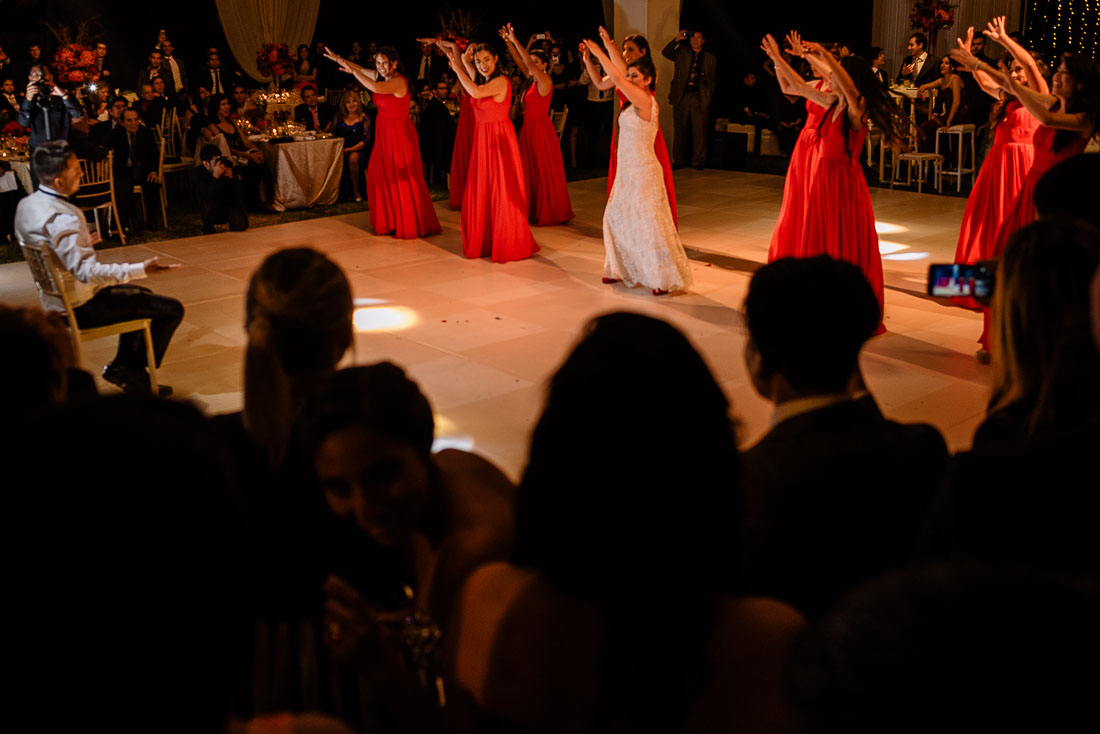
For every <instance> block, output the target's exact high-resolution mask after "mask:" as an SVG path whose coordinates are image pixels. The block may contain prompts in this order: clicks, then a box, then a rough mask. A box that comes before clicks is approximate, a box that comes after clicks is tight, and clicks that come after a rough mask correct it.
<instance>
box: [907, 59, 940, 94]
mask: <svg viewBox="0 0 1100 734" xmlns="http://www.w3.org/2000/svg"><path fill="white" fill-rule="evenodd" d="M912 60H913V57H912V56H906V57H905V59H904V60H902V62H901V68H902V69H904V68H905V65H906V64H908V63H909V62H910V61H912ZM939 78H940V61H939V59H936V58H933V56H932V54H928V57H927V58H925V60H924V66H922V67H921V68H920V74H917V75H916V78H915V79H914V78H913V76H912V75H910V76H908V77H906V76H902V73H901V69H898V77H897V82H898V84H901V82H902V80H903V79H909V80H911V81H912V82H913V86H916V87H919V86H920V85H921V84H927V83H928V82H931V81H935V80H936V79H939Z"/></svg>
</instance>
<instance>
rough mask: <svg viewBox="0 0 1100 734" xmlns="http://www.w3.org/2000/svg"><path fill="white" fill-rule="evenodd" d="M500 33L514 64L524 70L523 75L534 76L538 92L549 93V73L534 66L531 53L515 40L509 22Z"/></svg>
mask: <svg viewBox="0 0 1100 734" xmlns="http://www.w3.org/2000/svg"><path fill="white" fill-rule="evenodd" d="M501 35H502V36H504V40H505V42H506V45H507V46H508V51H509V52H511V53H512V58H515V59H516V65H517V66H519V67H520V68H521V69H523V70H524V71H523V73H524V74H525V75H527V76H533V77H535V83H536V84H538V86H539V94H541V95H542V96H543V97H545V96H546V95H547V94H549V93H550V89H551V88H552V87H553V86H554V83H553V82H552V81H551V80H550V75H549V74H547V73H546V69H540V68H538V67H537V66H535V62H534V61H532V60H531V54H529V53H527V49H525V48H524V47H523V46H521V45H520V44H519V41H518V40H516V32H515V30H514V29H513V28H512V24H511V23H509V24H508V25H506V26H504V28H502V29H501ZM517 57H518V58H517Z"/></svg>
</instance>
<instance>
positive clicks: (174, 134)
mask: <svg viewBox="0 0 1100 734" xmlns="http://www.w3.org/2000/svg"><path fill="white" fill-rule="evenodd" d="M162 130H163V132H162V133H161V140H162V141H163V142H164V156H163V159H164V160H163V162H162V163H161V167H160V173H161V190H162V191H164V201H165V203H167V201H168V189H167V186H165V184H164V177H165V176H167V175H168V174H170V173H181V172H182V173H184V174H186V175H188V176H189V175H190V173H189V172H190V171H191V169H192V168H194V167H195V157H194V156H193V155H187V154H186V153H187V151H186V150H185V145H184V137H183V126H182V125H181V124H180V117H179V113H178V112H176V110H174V109H173V110H172V111H171V114H170V115H168V116H167V119H166V120H165V125H164V126H163V127H162Z"/></svg>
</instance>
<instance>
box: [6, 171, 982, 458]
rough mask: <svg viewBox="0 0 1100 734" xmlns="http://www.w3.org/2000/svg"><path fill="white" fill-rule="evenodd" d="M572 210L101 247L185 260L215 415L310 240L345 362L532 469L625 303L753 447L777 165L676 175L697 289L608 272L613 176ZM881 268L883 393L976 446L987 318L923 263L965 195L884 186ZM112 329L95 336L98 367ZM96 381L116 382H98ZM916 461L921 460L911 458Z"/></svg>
mask: <svg viewBox="0 0 1100 734" xmlns="http://www.w3.org/2000/svg"><path fill="white" fill-rule="evenodd" d="M569 190H570V194H571V196H572V200H573V208H574V210H575V212H576V214H577V217H576V219H575V220H574V221H573V222H572V223H570V224H569V225H566V226H561V227H548V228H536V229H535V237H536V239H537V240H538V242H539V244H540V245H541V247H542V251H541V252H540V253H539V254H538V255H537V256H536V257H534V258H532V259H530V260H526V261H523V262H515V263H507V264H504V265H496V264H493V263H491V262H489V261H488V260H487V259H485V260H467V259H466V258H464V257H462V255H461V236H460V233H459V213H458V212H452V211H450V210H448V208H447V207H446V204H445V202H439V203H437V205H436V208H437V211H438V212H439V216H440V220H441V221H442V223H443V228H444V231H443V234H441V235H436V236H434V237H430V238H427V239H424V240H413V241H398V240H394V239H391V238H389V237H375V236H374V235H372V234H371V233H370V228H369V223H368V214H367V213H366V212H361V213H356V214H351V215H344V216H338V217H331V218H328V219H314V220H308V221H301V222H292V223H287V224H282V225H278V226H273V227H267V228H263V229H258V230H253V231H249V232H242V233H219V234H215V235H207V236H202V237H193V238H189V239H180V240H173V241H168V242H158V243H155V244H152V245H148V246H143V245H138V246H133V247H124V248H117V249H113V250H107V251H104V252H103V253H102V255H101V258H102V259H103V260H105V261H118V260H141V259H144V258H147V257H149V256H151V255H154V254H155V255H159V256H160V257H161V258H162V259H163V260H165V261H170V262H180V263H182V264H183V267H182V268H180V269H179V270H176V271H172V272H171V273H168V274H165V275H159V276H156V277H154V278H152V279H149V280H148V281H145V284H147V285H149V286H152V287H153V288H155V289H156V290H157V291H158V292H161V293H165V294H168V295H172V296H175V297H176V298H179V299H180V300H181V301H183V303H184V305H185V306H186V309H187V314H186V317H185V319H184V322H183V324H182V326H181V327H180V329H179V331H178V332H177V333H176V337H175V339H174V340H173V342H172V345H171V347H170V348H169V350H168V354H167V357H166V359H165V362H164V365H163V367H162V369H161V380H162V382H164V383H167V384H171V385H173V386H174V387H175V389H176V395H177V396H178V397H179V398H182V399H186V400H191V401H194V402H195V403H196V404H198V405H199V406H200V407H201V408H202V409H203V410H205V411H207V412H209V413H219V412H226V411H233V410H237V409H238V408H239V407H240V405H241V364H242V363H241V360H242V355H243V345H244V330H243V326H242V320H243V318H242V311H243V301H244V291H245V287H246V285H247V282H248V277H249V275H250V273H251V272H252V271H253V270H254V269H255V268H256V267H257V265H259V263H260V261H261V260H262V259H263V257H264V256H265V255H267V254H268V253H270V252H273V251H274V250H277V249H280V248H284V247H293V246H303V245H308V246H310V247H315V248H317V249H319V250H322V251H323V252H325V253H327V254H328V255H329V256H331V257H332V258H334V259H335V260H336V262H338V263H339V264H340V265H341V266H343V268H344V269H345V271H346V272H347V274H348V277H349V279H350V281H351V284H352V288H353V290H354V294H355V297H356V299H358V304H359V310H358V311H357V313H356V324H357V328H358V334H357V336H356V340H355V350H354V354H353V355H349V357H348V359H347V363H349V364H350V363H358V364H367V363H371V362H375V361H378V360H391V361H393V362H396V363H397V364H400V365H402V366H404V367H405V368H406V369H407V370H408V371H409V372H410V373H411V374H412V376H413V377H414V378H415V379H416V380H417V381H419V383H420V386H421V388H422V389H423V390H424V392H425V393H426V394H427V395H428V397H429V398H430V400H431V402H432V405H433V406H434V408H435V411H436V415H437V434H438V435H439V436H440V437H441V438H445V439H449V440H451V441H453V442H454V443H456V444H458V445H466V446H469V445H472V446H473V448H474V450H476V451H479V452H481V453H483V454H485V455H486V456H488V457H489V458H491V459H493V460H494V461H496V462H497V463H499V464H500V465H501V466H502V467H503V468H504V469H505V470H506V471H508V472H509V473H511V474H512V475H513V476H515V475H518V473H519V471H520V470H521V468H522V466H523V464H524V460H525V455H526V446H527V440H528V437H529V435H530V430H531V428H532V426H533V424H534V421H535V419H536V418H537V416H538V413H539V410H540V408H541V405H542V401H543V397H544V392H545V388H546V382H547V378H548V377H549V376H550V375H551V374H552V373H553V371H554V370H555V368H556V367H557V366H558V364H559V363H560V362H561V360H562V359H563V357H564V356H565V355H566V354H567V353H568V351H569V349H570V347H571V345H572V344H573V343H574V342H575V341H576V340H577V338H578V334H579V332H580V330H581V328H582V327H583V326H584V324H585V322H586V321H587V320H588V319H589V318H591V317H593V316H596V315H598V314H601V313H605V312H608V311H613V310H629V311H638V312H642V313H646V314H650V315H653V316H656V317H659V318H662V319H667V320H668V321H671V322H672V323H674V324H676V325H677V326H678V327H679V328H680V329H682V330H683V331H684V332H685V333H687V334H688V336H689V337H690V339H691V340H692V341H693V342H694V344H695V345H696V347H697V348H698V349H699V350H700V351H701V352H702V353H703V355H704V356H705V357H706V359H707V361H708V363H709V364H710V366H711V369H712V370H713V371H714V373H715V375H716V376H717V378H718V381H719V382H720V383H721V385H722V387H723V389H724V390H725V391H726V394H727V395H728V396H729V399H730V401H731V403H732V405H733V415H734V416H735V417H736V419H737V420H738V422H739V423H740V429H739V435H740V437H741V440H742V442H743V444H744V445H750V444H751V443H752V442H754V441H755V440H756V439H758V438H759V437H760V436H761V435H762V434H763V433H764V432H765V431H766V430H767V428H768V424H769V419H770V415H771V406H770V405H769V404H768V403H767V402H766V401H764V400H762V399H761V398H760V397H758V396H757V395H756V394H755V392H754V391H753V389H752V385H751V384H750V383H749V381H748V379H747V376H746V372H745V367H744V363H743V359H742V349H743V346H744V341H745V328H744V325H743V323H742V319H741V315H740V306H741V302H742V300H743V298H744V295H745V291H746V288H747V286H748V282H749V278H750V277H751V275H752V273H753V271H754V270H755V269H756V268H757V267H759V266H760V265H761V264H762V263H763V262H765V261H766V259H767V252H768V242H769V239H770V236H771V231H772V227H773V225H774V224H775V218H776V216H777V214H778V212H779V203H780V199H781V196H782V191H783V179H782V178H781V177H779V176H769V175H758V174H749V173H739V172H729V171H717V170H706V171H693V170H685V171H679V172H677V174H676V191H677V199H678V201H679V213H680V225H681V229H680V233H681V235H682V237H683V240H684V245H685V247H686V248H687V251H688V256H689V258H690V259H691V264H692V270H693V272H694V275H695V284H696V285H695V290H694V292H692V293H690V294H688V295H683V296H673V297H668V296H665V297H658V298H655V297H653V296H652V295H650V293H649V291H648V290H644V289H641V288H638V289H634V290H631V289H627V288H625V287H623V286H622V285H621V284H617V285H611V286H609V285H603V284H602V283H601V282H600V275H601V269H602V264H603V240H602V227H601V222H602V215H603V206H604V200H605V195H606V181H605V180H604V179H593V180H588V181H579V182H576V183H573V184H571V185H570V187H569ZM871 197H872V199H873V201H874V207H875V214H876V217H877V219H878V223H879V236H880V239H881V245H880V247H881V250H882V253H883V258H884V259H883V266H884V269H885V275H886V318H885V321H886V327H887V329H888V331H887V333H886V334H884V335H882V336H879V337H876V338H875V339H873V340H872V341H871V342H870V343H869V344H868V345H867V347H866V348H865V349H864V353H863V357H862V366H863V370H864V374H865V376H866V379H867V383H868V384H869V386H870V388H871V390H872V391H873V393H874V394H875V396H876V398H877V399H878V401H879V403H880V405H881V406H882V409H883V412H884V413H885V414H886V415H887V416H888V417H891V418H894V419H897V420H902V421H927V422H929V423H932V424H934V425H935V426H937V427H938V428H939V429H940V430H941V431H942V432H943V434H944V436H945V437H946V439H947V442H948V444H949V445H950V446H951V447H952V448H954V449H960V448H965V447H967V446H968V445H969V443H970V438H971V436H972V434H973V431H974V428H975V427H976V426H977V424H978V422H979V421H980V420H981V417H982V415H983V413H984V406H985V403H986V399H987V395H988V383H989V378H990V370H989V367H987V366H983V365H981V364H979V363H978V362H977V360H976V359H975V358H974V350H975V349H976V347H977V345H976V339H977V337H978V334H979V332H980V331H981V316H980V315H979V314H976V313H973V312H970V311H965V310H962V309H958V308H953V307H951V306H948V305H945V304H944V303H943V302H940V301H938V300H933V299H929V298H928V297H927V296H925V295H924V290H925V277H926V273H927V268H928V264H929V263H932V262H951V260H952V257H953V255H954V252H955V242H956V238H957V235H958V229H959V222H960V220H961V218H962V212H963V208H964V206H965V204H966V202H965V200H964V199H959V198H950V197H941V196H935V195H930V194H917V193H912V192H908V191H888V190H883V189H872V191H871ZM0 301H3V302H6V303H14V304H28V305H29V304H35V303H37V296H36V294H35V291H34V286H33V283H32V281H31V277H30V274H29V272H28V270H27V267H26V265H25V264H23V263H12V264H7V265H0ZM113 341H114V340H113V339H107V340H101V341H99V342H93V343H91V344H89V345H88V347H87V351H86V356H87V360H88V364H87V365H86V366H88V367H89V368H90V369H93V370H94V371H96V372H98V371H99V370H100V369H101V367H102V365H103V364H104V363H105V362H107V361H108V360H109V359H110V357H111V355H112V353H113ZM100 386H101V390H102V391H103V392H105V393H109V392H112V391H114V390H115V388H113V387H112V386H110V385H108V384H106V383H103V382H101V383H100ZM607 407H608V409H609V410H620V411H622V412H623V414H624V415H626V416H630V417H635V418H637V419H638V420H654V421H675V420H677V414H676V406H673V405H670V406H668V407H667V410H662V408H661V407H660V406H654V405H649V404H647V403H646V401H645V400H644V399H643V398H642V397H641V396H639V404H637V405H608V406H607ZM914 469H917V468H916V467H914Z"/></svg>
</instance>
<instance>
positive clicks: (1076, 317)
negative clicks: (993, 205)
mask: <svg viewBox="0 0 1100 734" xmlns="http://www.w3.org/2000/svg"><path fill="white" fill-rule="evenodd" d="M1094 207H1095V201H1093V202H1092V208H1094ZM1098 262H1100V232H1098V231H1097V229H1096V228H1095V227H1093V226H1091V225H1089V224H1087V223H1085V222H1080V221H1076V220H1071V219H1065V218H1052V219H1041V220H1039V221H1037V222H1034V223H1032V224H1029V225H1028V226H1027V227H1024V228H1023V229H1021V230H1019V231H1018V232H1017V233H1016V234H1015V235H1013V237H1012V238H1011V239H1010V240H1009V243H1008V245H1006V247H1005V251H1004V253H1003V254H1002V255H1001V258H1000V261H999V262H998V266H997V276H996V287H995V289H994V292H993V303H992V306H991V308H990V310H991V318H992V328H993V340H994V344H995V349H994V350H993V396H992V398H991V399H990V404H989V413H988V416H987V417H986V420H985V421H984V422H983V423H982V424H981V425H980V426H978V430H977V431H976V432H975V434H974V447H975V448H981V447H985V446H988V445H991V444H995V443H999V442H1003V441H1012V440H1016V439H1025V438H1030V437H1036V436H1041V435H1046V434H1052V433H1056V432H1059V431H1064V430H1070V429H1075V428H1080V427H1082V426H1084V425H1086V424H1088V423H1090V422H1092V421H1094V420H1096V419H1097V418H1098V417H1100V379H1098V378H1097V376H1098V375H1100V354H1098V353H1097V351H1096V349H1095V345H1094V344H1093V343H1092V333H1091V327H1090V323H1089V283H1090V280H1091V277H1092V273H1094V272H1095V271H1096V267H1097V263H1098Z"/></svg>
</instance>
